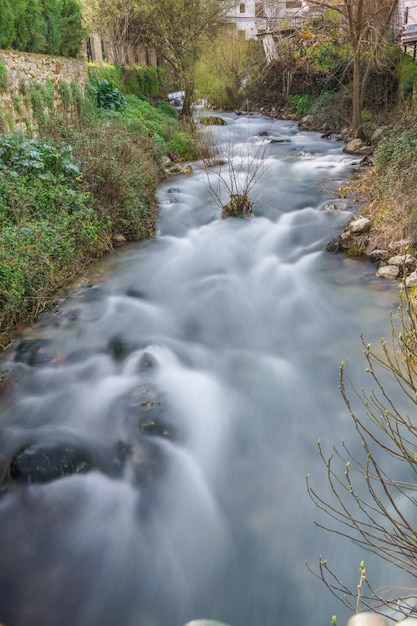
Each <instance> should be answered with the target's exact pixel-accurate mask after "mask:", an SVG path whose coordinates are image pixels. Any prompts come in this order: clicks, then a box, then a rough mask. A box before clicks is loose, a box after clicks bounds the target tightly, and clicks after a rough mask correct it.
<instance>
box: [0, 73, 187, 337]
mask: <svg viewBox="0 0 417 626" xmlns="http://www.w3.org/2000/svg"><path fill="white" fill-rule="evenodd" d="M106 71H108V76H112V75H113V76H114V75H117V74H119V75H120V76H121V75H122V73H121V70H120V68H117V67H116V68H112V69H111V70H109V69H108V68H106ZM93 78H95V82H90V83H89V85H88V86H87V90H86V96H85V97H84V96H83V94H82V93H81V92H80V90H79V88H78V85H77V84H76V83H75V82H74V81H72V82H71V84H68V83H64V82H61V83H60V84H59V94H60V97H61V100H62V102H63V110H62V111H61V112H58V111H56V110H55V108H54V97H55V94H54V90H53V86H52V83H51V82H50V81H49V82H48V81H46V82H45V84H41V83H32V84H24V83H21V85H20V89H19V92H20V94H19V96H16V98H17V99H16V100H15V106H16V107H19V106H21V104H22V102H21V100H24V102H25V104H29V103H32V105H33V108H34V116H35V122H36V123H37V125H36V124H34V126H35V129H36V137H33V136H30V135H24V134H22V133H14V134H7V135H6V134H0V348H1V346H4V345H5V344H6V342H7V337H8V331H9V329H10V328H11V327H13V325H15V324H17V323H19V322H24V321H27V320H30V319H32V318H33V317H35V316H36V315H37V314H38V313H39V312H40V311H41V310H42V308H43V307H44V306H46V304H45V303H47V302H48V301H49V300H50V297H51V295H52V294H53V292H54V291H55V290H56V289H57V288H58V287H59V286H61V285H62V284H65V283H66V282H67V281H68V280H69V279H70V278H72V277H73V276H75V275H76V274H78V273H80V272H81V270H82V268H83V267H84V265H85V264H87V263H88V262H90V261H91V259H92V258H94V257H96V256H98V255H100V254H102V253H103V252H104V251H105V250H107V249H108V248H109V247H110V246H111V243H110V242H111V236H112V233H121V234H123V235H124V236H125V237H126V238H127V239H128V240H139V239H142V238H146V237H149V236H151V235H152V234H153V233H154V231H155V223H156V215H157V203H156V195H155V191H156V187H157V184H158V181H159V177H160V172H161V162H160V158H161V156H162V155H163V154H167V153H169V154H170V156H171V157H179V156H180V155H181V156H182V157H183V158H187V159H191V158H194V157H195V145H194V142H193V140H192V138H191V137H190V135H188V134H187V133H186V132H185V131H183V130H181V129H180V126H179V121H178V116H177V113H176V111H175V110H174V109H173V108H172V107H171V106H170V105H169V104H168V103H167V102H166V101H161V102H158V103H151V102H150V101H147V100H146V99H144V98H143V97H142V99H139V98H137V97H136V96H132V95H129V96H127V97H126V99H124V96H123V94H122V93H121V91H120V90H118V88H117V87H116V89H117V93H119V95H120V96H121V97H122V98H123V101H125V103H126V106H125V107H124V108H120V109H119V110H115V109H112V108H98V107H97V106H96V104H97V92H96V90H95V89H94V86H95V85H100V84H101V83H102V82H103V81H107V87H108V86H109V83H110V81H109V80H108V79H105V78H101V77H99V74H98V72H96V71H95V70H93ZM107 87H106V89H107ZM111 89H112V86H111V85H110V87H109V91H110V94H112V93H113V92H112V91H111ZM103 91H105V90H103ZM28 124H29V121H28ZM28 128H29V126H28ZM29 130H31V129H30V128H29Z"/></svg>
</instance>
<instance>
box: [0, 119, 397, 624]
mask: <svg viewBox="0 0 417 626" xmlns="http://www.w3.org/2000/svg"><path fill="white" fill-rule="evenodd" d="M223 117H224V119H225V120H226V121H227V125H226V126H221V127H216V128H215V129H214V131H213V132H214V137H215V142H216V144H217V145H218V146H220V147H221V146H223V148H222V149H224V150H225V151H226V152H227V153H228V154H227V160H228V161H229V163H230V162H231V163H232V164H233V167H232V173H233V175H234V176H236V177H237V179H238V180H242V181H244V180H245V176H246V177H247V173H245V168H247V167H248V166H249V167H252V168H257V174H256V184H255V186H254V189H253V197H254V199H255V201H254V212H253V213H254V217H253V219H243V220H241V219H231V218H230V219H226V220H222V219H221V217H220V208H219V205H218V204H217V203H216V202H215V201H214V199H213V196H212V194H211V193H210V186H211V187H212V188H215V187H216V186H217V185H218V183H219V177H218V176H217V175H216V173H215V172H213V171H212V172H208V173H207V172H206V171H204V169H203V167H202V165H201V164H200V163H195V164H193V173H192V174H190V175H188V176H183V177H178V178H175V179H170V180H167V181H166V182H165V183H164V184H163V185H162V186H161V187H160V190H159V200H160V218H159V222H158V228H159V232H158V235H157V236H156V237H155V238H154V239H153V240H150V241H148V242H145V243H141V244H135V245H129V246H128V247H126V248H125V249H122V250H121V251H118V252H117V254H115V255H112V257H107V258H106V259H105V260H104V261H102V262H101V264H102V265H105V274H104V279H102V280H100V281H99V282H97V283H96V284H94V285H93V286H89V287H83V288H80V289H78V290H76V291H75V292H74V293H72V294H71V295H70V296H69V297H68V298H67V299H66V300H65V301H64V302H62V304H61V306H60V307H59V309H58V310H57V311H56V312H55V313H54V314H52V315H49V316H47V317H46V318H45V319H44V320H41V321H40V322H39V323H38V324H36V325H34V326H33V327H32V328H30V329H27V330H26V331H25V332H24V333H23V335H22V336H21V337H20V338H19V339H18V341H17V342H16V345H15V346H14V347H13V348H12V349H10V350H9V351H7V352H6V353H5V355H4V357H3V360H2V367H3V370H4V371H5V372H8V373H9V375H10V372H12V373H13V375H16V376H17V378H18V382H17V384H16V386H15V389H13V390H12V391H11V392H10V393H5V394H3V396H2V399H1V402H2V404H1V422H0V428H1V432H0V454H1V457H0V458H1V471H2V475H3V477H2V487H1V489H2V490H1V492H0V623H4V624H5V626H58V625H59V626H115V625H116V624H117V625H118V626H182V625H183V624H185V623H186V622H187V621H189V620H192V619H196V618H207V619H216V620H220V621H223V622H226V623H228V624H232V626H277V625H278V624H285V625H286V626H296V625H297V626H301V625H307V624H308V625H309V626H314V625H319V626H325V625H328V624H330V620H331V616H332V615H333V614H337V615H338V623H340V624H343V619H344V616H346V613H344V612H343V609H342V608H341V606H340V605H339V603H338V602H337V601H336V600H335V599H334V598H333V597H332V596H331V594H330V593H329V592H328V591H327V590H326V589H325V588H324V586H323V585H322V584H321V583H320V582H319V581H317V580H316V579H315V578H314V577H313V576H312V575H311V574H310V573H309V572H308V571H307V568H306V566H305V562H306V561H307V562H309V563H310V565H311V566H312V567H315V566H316V565H317V562H318V558H319V556H320V555H323V556H324V557H325V558H327V559H328V560H329V561H330V562H331V564H332V565H334V566H335V569H339V571H342V572H343V573H344V574H346V579H347V580H348V581H350V583H351V585H352V587H355V585H356V584H357V578H358V564H359V562H360V559H361V558H363V557H362V556H361V554H360V552H358V551H355V548H354V547H352V545H351V544H349V543H346V542H344V541H343V540H342V539H340V537H337V536H335V535H331V534H327V533H325V532H323V531H322V530H319V529H317V528H316V526H315V525H314V520H317V519H318V520H321V521H323V516H322V514H321V512H320V511H318V510H317V509H316V508H315V507H314V505H313V503H312V502H311V500H310V499H309V497H308V494H307V491H306V485H305V476H306V474H307V473H310V479H311V481H312V484H313V485H314V487H315V489H316V490H317V491H319V492H320V490H323V493H324V494H325V493H326V484H327V479H326V472H325V468H324V467H323V466H322V465H321V464H320V460H319V458H318V455H317V448H316V442H317V439H318V438H321V444H322V446H323V448H324V449H325V450H326V451H328V452H329V453H330V452H331V449H332V446H333V444H337V443H338V442H339V441H340V439H341V438H342V437H343V438H344V439H345V441H346V442H347V443H349V442H352V445H353V446H354V445H355V444H354V443H353V442H354V440H355V437H354V429H353V425H352V423H351V419H350V417H349V415H348V413H347V410H346V407H345V405H344V403H343V400H342V398H341V396H340V393H339V391H338V374H339V365H340V362H341V361H342V360H346V359H349V362H350V369H351V373H352V375H353V378H354V380H355V382H357V383H358V385H365V384H366V373H365V365H366V364H365V363H364V360H363V357H362V346H361V343H360V338H359V336H360V333H361V332H363V333H364V334H365V336H366V337H367V338H369V341H375V340H378V338H379V337H381V336H383V335H386V334H387V332H388V329H389V316H388V312H389V310H390V309H391V308H393V307H396V303H397V300H398V287H397V286H396V285H394V284H393V283H391V282H387V281H384V280H381V279H377V278H375V268H374V267H372V266H370V265H369V264H367V263H361V262H359V261H352V260H348V259H346V258H345V257H342V256H339V255H331V254H328V253H326V252H325V246H326V244H327V243H328V241H330V240H331V239H332V238H333V237H335V236H336V235H337V234H338V233H340V231H341V230H342V229H343V226H344V225H345V224H346V223H347V221H348V220H349V219H350V217H351V212H349V207H348V206H344V205H342V206H341V207H340V210H335V207H334V206H333V205H334V198H335V193H334V192H335V190H336V189H337V187H339V186H340V185H341V184H343V182H345V181H346V179H347V178H348V177H349V176H350V173H351V170H352V165H353V164H354V159H352V158H350V157H349V156H348V155H346V154H344V153H343V150H342V149H343V144H342V143H340V142H337V141H334V140H328V139H324V138H322V137H321V136H320V135H319V134H317V133H306V132H300V131H299V130H298V127H297V124H296V123H295V122H289V121H279V120H271V119H269V118H267V117H263V116H237V115H234V114H227V115H225V116H223ZM265 133H267V136H266V135H265ZM271 139H272V140H273V141H271ZM228 174H229V168H228V167H227V165H225V166H224V170H222V176H223V177H227V176H228ZM208 180H210V184H208ZM217 191H218V194H220V195H222V196H223V198H224V201H225V202H226V201H227V195H226V190H225V189H222V188H221V186H220V187H219V188H218V189H217ZM99 265H100V263H99V264H98V265H97V267H98V266H99ZM68 450H69V452H68ZM74 450H75V453H74ZM51 451H52V452H51ZM56 451H58V452H57V454H58V456H59V454H61V457H60V459H61V460H60V461H59V463H60V467H61V470H60V471H61V474H62V473H64V474H67V475H64V476H60V477H59V478H57V477H54V476H53V475H52V476H50V477H49V478H52V479H45V478H44V474H43V473H42V472H44V471H45V472H46V473H47V472H48V471H52V470H50V464H51V458H52V457H53V455H54V454H55V453H56ZM74 454H75V456H74ZM68 455H69V456H70V457H71V455H73V456H72V457H71V458H68ZM77 455H78V456H77ZM64 457H65V458H64ZM42 459H44V465H42V463H43V461H42ZM39 466H41V470H39ZM64 466H65V468H68V467H72V468H73V469H74V467H76V471H69V470H68V471H64V470H63V469H62V468H63V467H64ZM28 468H29V469H28ZM26 471H27V472H29V474H25V472H26ZM32 471H34V472H35V473H34V474H31V473H30V472H32ZM19 472H20V473H19ZM36 472H38V473H36ZM52 474H53V471H52ZM54 478H56V479H54ZM370 569H371V568H370ZM367 570H368V568H367ZM375 576H377V577H378V576H379V574H378V573H377V574H375ZM374 580H375V579H373V582H374ZM377 582H378V581H377ZM339 616H340V621H339Z"/></svg>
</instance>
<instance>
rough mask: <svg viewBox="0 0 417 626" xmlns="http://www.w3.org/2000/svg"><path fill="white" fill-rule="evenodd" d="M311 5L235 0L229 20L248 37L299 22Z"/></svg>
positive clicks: (289, 0) (299, 1)
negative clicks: (282, 24)
mask: <svg viewBox="0 0 417 626" xmlns="http://www.w3.org/2000/svg"><path fill="white" fill-rule="evenodd" d="M416 2H417V0H416ZM308 10H309V7H308V5H307V2H306V1H305V0H241V1H240V0H235V2H234V4H233V7H232V9H231V10H230V13H229V21H230V22H231V23H232V24H234V25H235V27H236V29H237V31H238V33H244V35H245V38H246V39H252V38H254V37H257V36H258V35H260V34H263V33H268V32H272V31H273V30H275V29H276V28H277V27H279V24H280V23H281V22H283V21H285V22H290V23H297V22H299V21H300V20H301V19H302V18H303V16H304V15H305V14H306V13H307V11H308Z"/></svg>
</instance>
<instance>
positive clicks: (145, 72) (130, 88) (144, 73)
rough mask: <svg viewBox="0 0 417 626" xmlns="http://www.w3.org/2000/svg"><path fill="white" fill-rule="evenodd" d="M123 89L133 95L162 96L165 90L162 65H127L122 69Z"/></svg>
mask: <svg viewBox="0 0 417 626" xmlns="http://www.w3.org/2000/svg"><path fill="white" fill-rule="evenodd" d="M123 89H124V91H125V92H126V93H128V94H134V95H135V96H148V97H154V96H159V97H161V96H163V94H164V93H165V91H166V75H165V70H164V69H163V68H162V67H158V68H156V69H155V68H154V67H151V66H145V67H143V66H141V65H137V66H136V67H127V68H124V70H123Z"/></svg>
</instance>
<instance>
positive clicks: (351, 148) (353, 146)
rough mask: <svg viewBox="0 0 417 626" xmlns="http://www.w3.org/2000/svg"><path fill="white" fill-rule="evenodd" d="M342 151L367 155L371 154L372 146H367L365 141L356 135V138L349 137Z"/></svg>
mask: <svg viewBox="0 0 417 626" xmlns="http://www.w3.org/2000/svg"><path fill="white" fill-rule="evenodd" d="M343 152H348V153H349V154H361V155H368V154H372V147H371V146H367V145H366V143H365V142H364V141H362V139H359V137H357V138H356V139H351V141H348V143H347V144H346V146H345V147H344V148H343Z"/></svg>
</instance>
